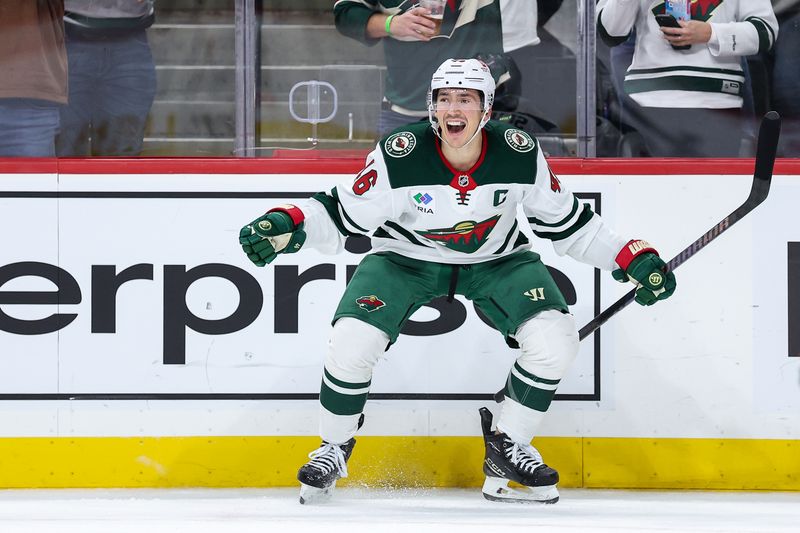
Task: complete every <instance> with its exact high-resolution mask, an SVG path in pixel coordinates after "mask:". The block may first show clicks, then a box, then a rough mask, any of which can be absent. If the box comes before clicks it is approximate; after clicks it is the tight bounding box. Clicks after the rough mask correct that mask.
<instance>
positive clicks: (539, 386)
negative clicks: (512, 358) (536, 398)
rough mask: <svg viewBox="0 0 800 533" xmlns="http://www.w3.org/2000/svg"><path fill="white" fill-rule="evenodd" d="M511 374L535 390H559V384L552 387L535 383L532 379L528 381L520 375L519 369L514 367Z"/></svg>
mask: <svg viewBox="0 0 800 533" xmlns="http://www.w3.org/2000/svg"><path fill="white" fill-rule="evenodd" d="M511 374H512V375H513V376H514V377H516V378H517V379H518V380H520V381H521V382H523V383H525V384H526V385H529V386H531V387H533V388H535V389H541V390H556V389H557V388H558V384H555V385H550V384H548V383H537V382H535V381H533V380H531V379H528V378H526V377H525V376H523V375H522V374H520V373H519V372H518V371H517V369H516V368H514V367H511Z"/></svg>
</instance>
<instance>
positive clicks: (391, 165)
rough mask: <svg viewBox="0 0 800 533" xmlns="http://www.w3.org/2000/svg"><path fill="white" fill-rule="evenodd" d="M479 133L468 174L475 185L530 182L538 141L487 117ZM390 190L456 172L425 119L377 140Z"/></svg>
mask: <svg viewBox="0 0 800 533" xmlns="http://www.w3.org/2000/svg"><path fill="white" fill-rule="evenodd" d="M479 135H483V136H484V137H483V140H484V143H483V152H482V154H481V158H480V160H479V162H478V163H477V164H476V166H475V168H474V169H472V171H471V172H470V174H471V175H472V177H473V178H474V179H475V181H476V182H477V183H478V184H479V185H488V184H492V183H524V184H531V185H532V184H533V183H534V182H535V180H536V171H537V164H538V157H539V143H538V141H537V140H536V139H535V138H534V137H532V136H531V135H530V134H528V133H526V132H524V131H522V130H520V129H517V128H514V127H512V126H510V125H508V124H504V123H501V122H496V121H493V120H490V121H489V122H488V123H487V124H486V126H485V127H484V128H483V130H482V131H481V133H479ZM378 145H379V147H380V150H381V153H382V155H383V159H384V162H385V164H386V170H387V173H388V175H389V180H390V182H391V186H392V188H393V189H397V188H401V187H413V186H420V185H438V184H443V183H448V182H449V181H450V180H451V179H452V178H453V174H455V173H457V172H458V171H456V170H455V169H453V168H451V167H450V166H449V164H448V163H447V161H446V160H445V158H444V156H443V154H442V151H441V141H440V140H439V139H438V137H437V136H436V134H435V133H434V132H433V129H432V128H431V125H430V123H428V122H427V121H424V122H423V121H419V122H414V123H412V124H408V125H406V126H403V127H401V128H398V129H396V130H394V131H393V132H392V133H391V134H389V135H388V136H386V137H384V138H383V139H381V140H380V142H379V143H378Z"/></svg>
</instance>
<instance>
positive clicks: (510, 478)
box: [480, 407, 558, 503]
mask: <svg viewBox="0 0 800 533" xmlns="http://www.w3.org/2000/svg"><path fill="white" fill-rule="evenodd" d="M480 414H481V427H482V429H483V441H484V443H485V444H486V456H485V458H484V460H483V473H484V474H486V481H485V482H484V483H483V496H484V497H485V498H486V499H487V500H492V501H497V502H514V503H531V502H533V503H556V502H557V501H558V489H556V483H558V472H556V471H555V470H553V469H552V468H550V467H549V466H547V465H546V464H544V462H543V461H542V456H541V455H539V452H538V451H536V448H534V447H533V446H531V445H530V444H520V443H518V442H514V441H513V440H511V439H510V438H509V437H508V435H506V434H505V433H499V434H495V433H494V432H493V431H492V413H491V412H490V411H489V410H488V409H487V408H485V407H481V408H480ZM509 482H514V483H516V484H519V485H521V486H520V487H509V486H508V484H509Z"/></svg>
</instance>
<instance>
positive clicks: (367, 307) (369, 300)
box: [356, 294, 386, 313]
mask: <svg viewBox="0 0 800 533" xmlns="http://www.w3.org/2000/svg"><path fill="white" fill-rule="evenodd" d="M356 303H357V304H358V306H359V307H360V308H361V309H363V310H364V311H366V312H368V313H371V312H373V311H377V310H378V309H380V308H381V307H383V306H385V305H386V302H384V301H383V300H381V299H380V298H378V297H377V296H375V295H374V294H370V295H369V296H362V297H361V298H358V299H357V300H356Z"/></svg>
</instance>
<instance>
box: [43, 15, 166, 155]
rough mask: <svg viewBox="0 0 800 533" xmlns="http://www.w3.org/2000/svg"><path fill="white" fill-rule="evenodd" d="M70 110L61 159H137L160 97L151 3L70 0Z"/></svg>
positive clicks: (62, 137)
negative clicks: (149, 39) (152, 50)
mask: <svg viewBox="0 0 800 533" xmlns="http://www.w3.org/2000/svg"><path fill="white" fill-rule="evenodd" d="M65 7H66V14H65V16H64V26H65V29H66V34H67V56H68V58H69V105H68V106H67V107H65V108H63V109H62V110H61V126H62V127H61V134H60V135H59V136H58V139H57V152H58V155H59V156H90V155H121V156H136V155H139V154H140V153H141V151H142V140H143V137H144V126H145V121H146V119H147V115H148V113H149V112H150V107H151V106H152V104H153V98H154V97H155V92H156V71H155V66H154V64H153V56H152V54H151V53H150V45H149V44H148V42H147V33H146V29H147V28H149V27H150V26H151V25H152V24H153V19H154V14H153V0H66V3H65Z"/></svg>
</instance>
